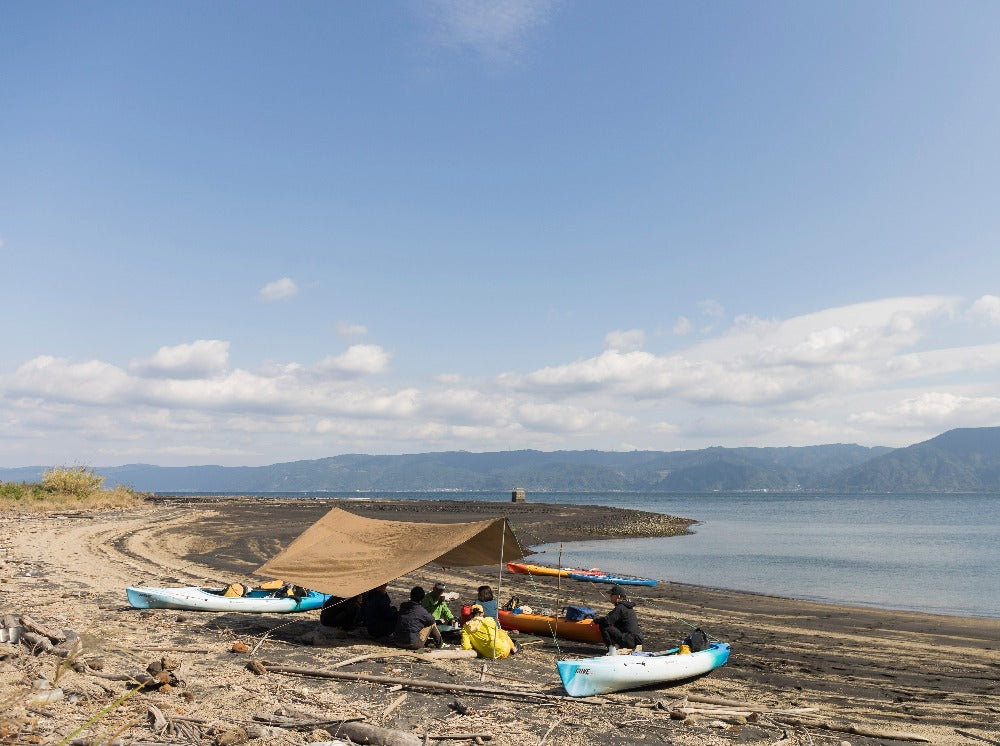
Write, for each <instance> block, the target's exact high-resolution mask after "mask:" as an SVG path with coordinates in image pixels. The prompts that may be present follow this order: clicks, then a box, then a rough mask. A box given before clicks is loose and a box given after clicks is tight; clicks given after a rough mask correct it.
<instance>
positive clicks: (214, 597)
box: [125, 586, 329, 614]
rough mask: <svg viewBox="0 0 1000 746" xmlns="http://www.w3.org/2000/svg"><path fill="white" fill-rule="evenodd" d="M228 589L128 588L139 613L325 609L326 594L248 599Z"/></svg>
mask: <svg viewBox="0 0 1000 746" xmlns="http://www.w3.org/2000/svg"><path fill="white" fill-rule="evenodd" d="M225 591H226V589H225V588H198V587H194V586H190V587H185V588H150V587H144V586H129V587H128V588H126V589H125V595H126V596H128V602H129V603H130V604H131V605H132V606H134V607H135V608H137V609H178V610H183V611H239V612H245V613H251V614H290V613H293V612H297V611H312V610H313V609H319V608H322V606H323V602H324V601H326V599H328V598H329V596H328V595H326V594H325V593H319V592H318V591H307V592H306V594H305V595H302V596H287V595H275V594H274V592H273V591H268V590H260V589H257V590H253V591H251V592H250V593H248V594H247V595H245V596H224V595H223V594H224V593H225Z"/></svg>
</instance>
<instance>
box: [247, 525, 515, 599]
mask: <svg viewBox="0 0 1000 746" xmlns="http://www.w3.org/2000/svg"><path fill="white" fill-rule="evenodd" d="M501 549H502V552H503V556H501ZM526 554H533V552H530V551H522V549H521V548H520V547H519V546H518V543H517V539H516V538H515V537H514V532H513V531H512V530H511V528H510V525H509V524H508V523H507V519H506V518H494V519H491V520H488V521H475V522H473V523H414V522H409V521H386V520H382V519H380V518H363V517H362V516H359V515H355V514H354V513H349V512H347V511H346V510H341V509H340V508H333V509H332V510H331V511H330V512H329V513H327V514H326V515H325V516H323V517H322V518H320V519H319V520H318V521H316V523H314V524H313V525H312V526H310V527H309V528H307V529H306V530H305V531H304V532H303V533H302V534H301V535H300V536H299V537H298V538H297V539H295V541H293V542H292V543H291V544H289V545H288V547H287V548H286V549H285V551H283V552H282V553H281V554H279V555H278V556H277V557H275V558H273V559H271V560H269V561H268V562H265V563H264V564H263V565H261V566H260V567H259V568H257V569H256V570H254V574H255V575H263V576H264V577H268V578H280V579H281V580H283V581H285V582H286V583H295V584H296V585H300V586H302V587H303V588H309V589H312V590H315V591H321V592H323V593H330V594H332V595H335V596H341V597H344V598H349V597H351V596H356V595H357V594H359V593H362V592H364V591H367V590H369V589H371V588H375V587H376V586H379V585H382V584H383V583H388V582H389V581H392V580H395V579H396V578H398V577H400V576H401V575H406V574H407V573H408V572H412V571H413V570H416V569H417V568H419V567H423V566H424V565H426V564H428V563H429V562H437V563H438V564H439V565H441V566H442V567H470V566H477V565H493V564H497V563H501V562H513V561H516V560H518V559H521V558H522V557H523V556H524V555H526Z"/></svg>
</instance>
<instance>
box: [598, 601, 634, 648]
mask: <svg viewBox="0 0 1000 746" xmlns="http://www.w3.org/2000/svg"><path fill="white" fill-rule="evenodd" d="M608 598H609V599H611V602H612V603H613V604H614V605H615V608H614V609H612V610H611V613H610V614H608V615H607V616H600V617H596V618H595V619H594V622H596V623H597V625H598V626H599V627H600V628H601V639H603V640H604V644H605V645H607V646H608V655H615V654H616V653H617V652H618V648H630V649H634V648H636V647H639V646H641V645H642V632H641V631H640V630H639V618H638V617H637V616H636V615H635V604H633V603H632V602H631V601H629V600H628V597H627V596H626V595H625V591H623V590H622V589H621V586H617V585H613V586H611V590H610V591H608Z"/></svg>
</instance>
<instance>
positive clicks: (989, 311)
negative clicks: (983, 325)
mask: <svg viewBox="0 0 1000 746" xmlns="http://www.w3.org/2000/svg"><path fill="white" fill-rule="evenodd" d="M969 313H971V314H972V315H973V316H979V317H982V318H984V319H986V320H987V321H988V322H989V323H991V324H993V325H994V326H1000V297H998V296H996V295H984V296H982V297H981V298H980V299H979V300H977V301H976V302H975V303H973V304H972V306H971V308H969Z"/></svg>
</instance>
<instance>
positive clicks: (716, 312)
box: [698, 298, 726, 319]
mask: <svg viewBox="0 0 1000 746" xmlns="http://www.w3.org/2000/svg"><path fill="white" fill-rule="evenodd" d="M698 310H699V311H701V312H702V314H704V315H705V316H708V317H709V318H710V319H721V318H722V317H723V316H725V315H726V309H725V307H723V305H722V304H721V303H719V302H718V301H715V300H712V299H711V298H706V299H705V300H702V301H698Z"/></svg>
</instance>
